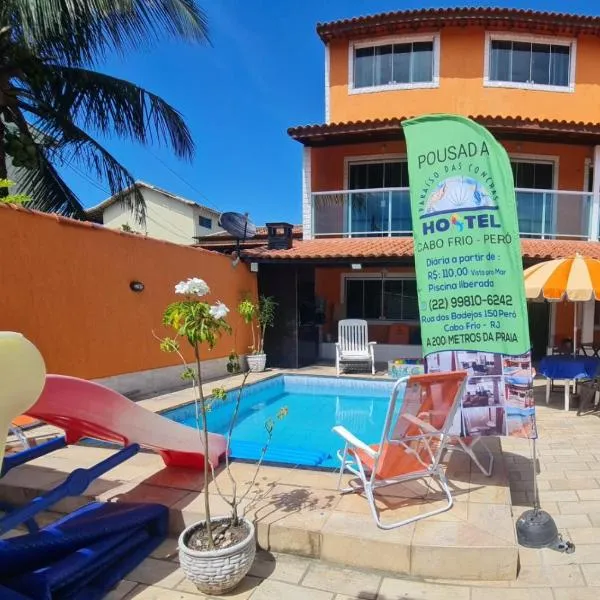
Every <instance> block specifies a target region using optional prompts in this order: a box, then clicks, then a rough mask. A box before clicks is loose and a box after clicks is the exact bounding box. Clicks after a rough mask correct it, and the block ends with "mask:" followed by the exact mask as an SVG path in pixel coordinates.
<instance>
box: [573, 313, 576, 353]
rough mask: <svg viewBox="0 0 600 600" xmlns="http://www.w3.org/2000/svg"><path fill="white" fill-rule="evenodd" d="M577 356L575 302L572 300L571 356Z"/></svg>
mask: <svg viewBox="0 0 600 600" xmlns="http://www.w3.org/2000/svg"><path fill="white" fill-rule="evenodd" d="M575 356H577V302H573V358H575Z"/></svg>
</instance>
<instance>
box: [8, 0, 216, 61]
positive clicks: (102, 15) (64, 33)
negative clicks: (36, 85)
mask: <svg viewBox="0 0 600 600" xmlns="http://www.w3.org/2000/svg"><path fill="white" fill-rule="evenodd" d="M0 4H1V5H2V6H0V27H2V26H3V25H10V26H11V27H12V28H13V29H14V30H15V31H16V32H18V34H19V35H18V37H22V38H23V39H24V40H25V41H26V43H27V44H28V45H29V47H31V48H34V49H35V50H36V52H37V53H40V54H42V55H49V56H52V57H54V58H55V59H57V60H62V61H65V62H66V63H68V64H72V65H81V64H95V63H97V62H98V61H100V60H101V59H103V58H104V57H105V56H106V55H107V53H109V52H111V51H120V52H122V53H126V52H127V51H129V50H133V49H139V48H140V46H146V45H149V44H153V43H156V42H159V43H162V42H164V40H165V38H167V37H176V38H179V39H182V38H183V39H187V40H190V41H196V42H205V41H208V27H207V23H206V17H205V14H204V12H203V11H202V10H201V9H200V8H199V6H198V5H197V3H196V1H195V0H69V1H68V2H66V1H65V0H2V2H1V3H0ZM3 21H4V22H3Z"/></svg>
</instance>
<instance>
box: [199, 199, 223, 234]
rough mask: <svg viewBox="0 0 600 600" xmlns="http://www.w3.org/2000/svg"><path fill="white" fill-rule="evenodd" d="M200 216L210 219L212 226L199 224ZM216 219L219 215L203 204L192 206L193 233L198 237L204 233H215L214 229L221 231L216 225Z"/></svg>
mask: <svg viewBox="0 0 600 600" xmlns="http://www.w3.org/2000/svg"><path fill="white" fill-rule="evenodd" d="M200 216H203V217H206V218H207V219H210V220H211V221H212V226H211V228H210V229H207V228H206V227H201V226H200V221H199V217H200ZM218 220H219V217H218V216H217V215H216V214H215V213H214V212H211V211H209V210H207V209H205V208H204V207H203V206H198V207H197V208H196V207H194V228H195V233H194V235H195V236H197V237H200V236H204V235H210V234H211V233H215V232H216V231H223V229H222V228H221V227H219V226H218V225H217V221H218Z"/></svg>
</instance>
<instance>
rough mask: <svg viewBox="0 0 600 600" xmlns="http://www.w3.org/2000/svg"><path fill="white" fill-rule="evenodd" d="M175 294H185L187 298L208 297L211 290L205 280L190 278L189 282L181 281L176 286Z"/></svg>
mask: <svg viewBox="0 0 600 600" xmlns="http://www.w3.org/2000/svg"><path fill="white" fill-rule="evenodd" d="M175 293H176V294H184V295H185V296H206V294H208V293H210V288H209V287H208V285H206V282H205V281H204V279H200V278H199V277H190V278H189V279H188V280H187V281H180V282H179V283H178V284H177V285H176V286H175Z"/></svg>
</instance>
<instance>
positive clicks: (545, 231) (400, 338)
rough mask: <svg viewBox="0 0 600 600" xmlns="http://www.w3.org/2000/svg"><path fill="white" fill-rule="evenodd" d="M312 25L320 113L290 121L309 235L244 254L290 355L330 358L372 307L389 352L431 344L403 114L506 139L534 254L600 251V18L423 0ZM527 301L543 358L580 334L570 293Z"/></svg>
mask: <svg viewBox="0 0 600 600" xmlns="http://www.w3.org/2000/svg"><path fill="white" fill-rule="evenodd" d="M317 33H318V35H319V37H320V38H321V40H322V42H323V44H324V50H325V52H324V54H325V89H324V95H325V119H324V122H323V123H322V124H315V125H307V126H300V127H293V128H291V129H289V130H288V133H289V135H290V136H291V137H292V138H293V139H295V140H297V141H298V142H300V143H301V144H302V145H303V146H304V152H303V166H302V173H303V177H302V208H303V213H302V214H303V239H302V240H301V241H298V240H294V241H293V242H292V239H291V236H288V238H289V239H288V243H287V244H286V241H285V239H284V238H285V235H283V238H282V239H280V240H278V241H276V242H275V243H273V244H270V246H271V247H268V246H267V247H264V248H255V249H252V250H249V251H248V252H247V256H248V257H249V259H250V260H251V261H254V262H256V263H259V265H258V266H259V284H260V285H261V286H262V287H263V289H264V290H265V291H268V292H271V293H277V294H279V297H280V298H281V300H282V305H285V306H289V309H286V310H287V311H288V312H289V314H287V313H286V310H283V311H282V313H286V314H282V319H284V318H285V319H287V321H286V327H287V338H288V342H289V343H288V346H289V344H291V343H292V341H293V343H294V344H295V346H294V347H295V354H294V356H295V359H297V360H296V362H295V364H288V365H283V364H282V366H297V365H298V364H304V363H305V362H310V360H311V359H313V358H314V357H315V355H316V354H317V353H318V354H319V355H320V356H321V357H322V358H332V357H333V356H334V345H333V342H335V338H336V329H337V321H338V320H339V319H341V318H344V317H355V318H365V319H367V320H368V322H369V326H370V336H371V339H373V340H376V341H377V342H378V346H377V356H376V358H377V359H378V360H388V359H392V358H397V357H415V356H420V353H421V347H420V327H419V315H418V307H417V302H416V283H415V272H414V260H413V250H412V238H411V237H410V236H411V234H412V223H411V214H410V203H409V191H408V186H409V181H408V169H407V162H406V145H405V142H404V138H403V132H402V128H401V122H402V121H403V120H404V119H406V118H408V117H413V116H418V115H422V114H427V113H456V114H461V115H465V116H469V117H471V118H473V119H474V120H476V121H477V122H479V123H481V124H482V125H484V126H486V127H487V128H488V129H489V130H490V131H491V132H492V134H493V135H494V136H495V137H496V138H497V139H498V140H499V141H500V142H501V143H502V144H503V145H504V146H505V148H506V150H507V151H508V153H509V156H510V160H511V164H512V168H513V173H514V179H515V187H516V190H517V192H516V193H517V205H518V206H517V209H518V219H519V227H520V231H521V237H522V246H523V258H524V263H525V265H527V264H530V263H532V262H534V261H539V260H545V259H549V258H555V257H561V256H568V255H573V254H574V253H575V252H576V251H578V252H581V253H582V254H585V255H588V256H594V257H599V258H600V243H598V236H599V225H600V211H599V206H600V175H599V174H600V69H598V67H597V65H598V61H599V60H600V18H598V17H583V16H574V15H565V14H550V13H540V12H533V11H524V10H509V9H488V8H460V9H435V10H415V11H404V12H395V13H386V14H381V15H374V16H367V17H358V18H352V19H347V20H344V21H337V22H333V23H323V24H319V25H318V26H317ZM288 229H289V228H288ZM282 233H285V232H282ZM284 288H285V291H282V290H283V289H284ZM311 307H312V308H311ZM529 313H530V324H531V327H530V329H531V337H532V344H533V347H534V355H543V354H545V353H546V350H547V348H548V347H549V346H553V345H554V344H557V343H559V342H560V341H561V340H562V339H564V338H568V337H571V336H572V307H571V306H569V305H567V304H559V305H553V306H549V305H547V304H545V303H536V304H530V311H529ZM580 313H581V318H582V322H581V324H580V329H581V330H582V331H583V334H582V335H583V337H584V339H583V340H580V341H583V342H590V341H592V339H593V337H594V333H595V328H596V327H600V318H599V316H598V314H599V313H600V311H598V310H595V305H594V302H593V301H592V302H590V303H587V304H586V306H585V307H584V309H583V310H582V311H580ZM281 325H282V326H283V325H284V324H283V322H282V323H281ZM599 333H600V330H599ZM284 337H285V336H284ZM291 340H292V341H291ZM278 343H279V342H278ZM280 343H281V347H278V348H277V350H279V351H280V352H281V351H282V350H283V349H284V348H286V347H288V346H286V345H285V343H284V342H283V341H281V342H280ZM283 355H284V358H283V359H282V360H283V362H284V363H285V361H286V358H285V355H286V352H283Z"/></svg>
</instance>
